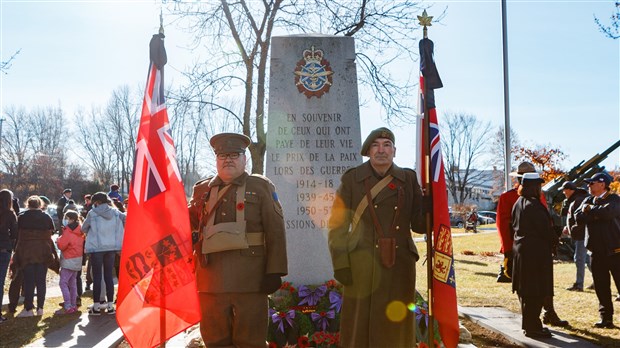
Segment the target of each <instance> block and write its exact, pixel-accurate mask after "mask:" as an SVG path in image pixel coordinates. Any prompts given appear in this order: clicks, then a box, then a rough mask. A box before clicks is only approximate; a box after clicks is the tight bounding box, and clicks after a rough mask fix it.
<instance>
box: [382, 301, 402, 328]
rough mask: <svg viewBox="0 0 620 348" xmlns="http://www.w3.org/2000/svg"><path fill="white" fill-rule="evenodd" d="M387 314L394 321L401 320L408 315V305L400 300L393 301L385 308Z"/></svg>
mask: <svg viewBox="0 0 620 348" xmlns="http://www.w3.org/2000/svg"><path fill="white" fill-rule="evenodd" d="M385 315H386V316H387V317H388V319H389V320H391V321H393V322H396V323H398V322H401V321H403V320H404V319H405V317H406V316H407V306H406V305H405V304H404V303H402V302H400V301H392V302H390V304H388V306H387V308H386V309H385Z"/></svg>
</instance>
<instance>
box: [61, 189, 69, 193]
mask: <svg viewBox="0 0 620 348" xmlns="http://www.w3.org/2000/svg"><path fill="white" fill-rule="evenodd" d="M69 192H71V189H70V188H66V189H64V190H63V191H62V193H69Z"/></svg>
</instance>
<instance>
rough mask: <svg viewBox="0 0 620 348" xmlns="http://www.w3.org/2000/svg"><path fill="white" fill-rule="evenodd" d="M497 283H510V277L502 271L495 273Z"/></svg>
mask: <svg viewBox="0 0 620 348" xmlns="http://www.w3.org/2000/svg"><path fill="white" fill-rule="evenodd" d="M497 282H498V283H512V279H510V278H508V277H507V276H506V275H505V274H504V273H500V274H498V275H497Z"/></svg>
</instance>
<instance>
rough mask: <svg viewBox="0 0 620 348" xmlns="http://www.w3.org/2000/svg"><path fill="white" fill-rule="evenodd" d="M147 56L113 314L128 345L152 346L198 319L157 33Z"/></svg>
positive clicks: (160, 36)
mask: <svg viewBox="0 0 620 348" xmlns="http://www.w3.org/2000/svg"><path fill="white" fill-rule="evenodd" d="M150 58H151V64H150V68H149V73H148V77H147V85H146V92H145V94H144V102H143V104H142V117H141V119H140V128H139V129H138V136H137V139H136V153H135V163H134V170H133V177H132V180H131V186H130V192H129V203H128V206H127V221H126V224H125V236H124V240H123V250H122V252H121V264H120V272H119V283H118V300H117V313H116V320H117V322H118V325H119V327H120V328H121V330H122V331H123V334H124V335H125V338H126V339H127V341H128V342H129V343H130V344H131V346H132V347H153V346H156V345H159V344H161V343H162V342H165V341H166V340H167V339H169V338H170V337H172V336H174V335H176V334H178V333H179V332H181V331H183V330H185V329H186V328H188V327H189V326H191V325H194V324H196V323H197V322H198V321H199V320H200V306H199V304H198V294H197V292H196V281H195V278H194V272H193V260H192V238H191V231H190V224H189V215H188V213H187V200H186V198H185V192H184V190H183V183H182V182H181V177H180V174H179V169H178V166H177V163H176V157H175V150H174V142H173V141H172V137H171V132H170V123H169V121H168V113H167V111H166V105H165V104H164V90H163V86H164V82H163V76H164V69H163V67H164V64H166V51H165V48H164V43H163V34H157V35H153V38H152V39H151V42H150Z"/></svg>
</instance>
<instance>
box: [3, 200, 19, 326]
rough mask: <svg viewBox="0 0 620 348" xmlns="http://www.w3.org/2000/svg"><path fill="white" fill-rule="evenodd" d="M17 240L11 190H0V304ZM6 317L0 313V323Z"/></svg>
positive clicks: (15, 216) (15, 217)
mask: <svg viewBox="0 0 620 348" xmlns="http://www.w3.org/2000/svg"><path fill="white" fill-rule="evenodd" d="M16 241H17V215H15V211H14V210H13V192H11V191H9V190H6V189H4V190H1V191H0V291H2V294H0V304H1V303H2V300H3V298H4V281H5V279H6V273H7V270H8V269H9V262H10V261H11V255H12V254H13V249H14V248H15V243H16ZM5 320H6V318H5V317H4V316H2V315H0V323H2V322H3V321H5Z"/></svg>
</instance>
